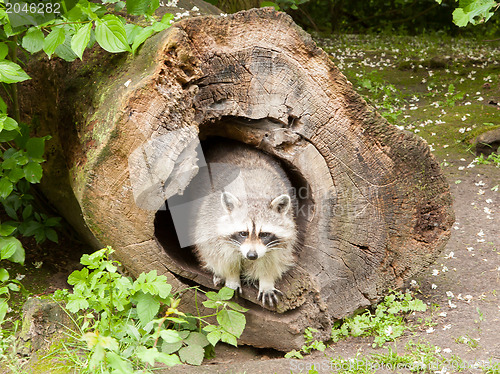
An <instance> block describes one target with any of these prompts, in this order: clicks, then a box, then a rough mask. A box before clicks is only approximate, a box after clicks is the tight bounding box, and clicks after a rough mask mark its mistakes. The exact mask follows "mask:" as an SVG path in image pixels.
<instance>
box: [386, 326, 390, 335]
mask: <svg viewBox="0 0 500 374" xmlns="http://www.w3.org/2000/svg"><path fill="white" fill-rule="evenodd" d="M385 335H387V336H391V335H392V326H388V327H387V328H386V329H385Z"/></svg>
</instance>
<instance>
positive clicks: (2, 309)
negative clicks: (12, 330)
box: [0, 298, 9, 325]
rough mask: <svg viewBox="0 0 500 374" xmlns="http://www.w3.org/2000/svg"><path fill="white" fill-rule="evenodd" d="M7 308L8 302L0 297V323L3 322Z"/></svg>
mask: <svg viewBox="0 0 500 374" xmlns="http://www.w3.org/2000/svg"><path fill="white" fill-rule="evenodd" d="M8 310H9V304H7V300H5V299H3V298H1V299H0V325H1V324H2V323H3V322H4V319H5V315H6V314H7V311H8Z"/></svg>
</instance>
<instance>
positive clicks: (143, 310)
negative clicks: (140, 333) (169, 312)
mask: <svg viewBox="0 0 500 374" xmlns="http://www.w3.org/2000/svg"><path fill="white" fill-rule="evenodd" d="M136 299H137V316H138V317H139V320H140V322H141V324H142V326H145V325H146V324H147V323H148V322H149V321H151V320H152V319H153V318H154V317H155V316H156V315H157V314H158V311H159V310H160V302H159V301H158V300H156V299H155V297H154V296H152V295H150V294H145V293H139V294H137V295H136Z"/></svg>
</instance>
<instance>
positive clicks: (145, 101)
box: [28, 8, 453, 350]
mask: <svg viewBox="0 0 500 374" xmlns="http://www.w3.org/2000/svg"><path fill="white" fill-rule="evenodd" d="M107 58H109V55H108V54H106V53H100V54H98V55H97V57H96V58H95V59H90V60H89V61H87V62H86V63H85V64H83V65H81V66H79V67H76V68H75V67H66V68H65V69H69V72H70V73H72V74H73V75H71V74H70V75H69V76H71V77H72V78H65V77H66V76H68V75H64V77H63V78H62V77H59V78H58V80H57V81H58V82H59V83H58V84H59V85H60V86H58V88H57V90H62V91H61V92H63V91H64V95H61V93H59V91H58V95H59V96H58V97H59V99H58V100H59V101H58V107H57V108H56V109H57V110H54V112H55V113H56V116H57V119H58V121H59V122H58V123H59V128H61V127H64V128H65V129H66V130H64V132H63V131H61V132H60V134H68V136H66V137H63V136H62V135H60V136H59V137H58V138H57V139H55V140H56V142H55V143H54V144H55V145H54V152H53V154H51V157H49V160H48V173H47V175H46V176H45V177H44V178H47V179H49V182H47V184H46V186H45V189H46V190H47V189H49V190H50V189H58V190H59V191H63V192H64V194H66V195H68V196H69V195H70V194H71V193H73V194H74V196H75V197H76V202H77V204H76V203H72V204H73V205H72V206H74V207H75V209H81V213H82V216H83V218H84V221H85V226H84V224H83V221H78V220H77V219H74V223H73V224H74V225H77V226H83V227H88V229H89V230H88V232H87V235H88V236H89V237H91V239H92V240H93V241H94V242H96V243H98V244H96V246H97V245H112V246H113V247H114V249H115V250H116V251H117V252H116V253H117V256H118V259H119V260H120V261H121V262H122V263H123V264H124V265H125V266H126V267H127V268H128V269H129V270H130V271H131V273H132V274H135V275H137V274H139V273H140V272H143V271H149V270H152V269H156V270H157V271H158V272H159V273H162V274H165V275H167V277H168V278H169V280H170V281H171V282H172V284H173V285H174V286H175V287H176V288H181V287H185V286H186V285H195V284H199V285H202V286H203V287H205V288H212V287H213V286H212V281H211V279H212V278H211V275H209V274H207V273H206V272H204V271H203V270H201V269H200V268H199V266H198V265H197V263H196V259H195V257H194V255H193V253H192V251H190V249H189V248H180V247H179V245H178V243H177V241H176V240H177V238H176V236H175V231H174V229H173V225H172V223H171V221H169V216H168V213H167V212H166V211H161V210H160V211H158V212H157V209H158V207H157V206H156V205H154V204H153V205H154V206H153V207H148V209H144V208H145V207H144V205H142V207H141V206H140V205H141V204H139V205H138V200H137V195H136V196H134V188H133V187H134V186H133V182H132V181H131V175H132V174H133V170H132V168H131V167H130V160H131V155H133V154H135V155H136V156H137V155H143V156H141V157H149V156H147V155H148V154H150V155H154V156H155V157H153V156H151V157H149V158H148V162H144V163H143V164H141V165H143V166H142V168H143V169H146V171H147V172H146V173H145V174H144V173H142V174H140V180H141V181H142V182H141V183H146V182H144V181H147V180H149V179H148V178H150V179H154V178H157V180H156V182H155V183H157V184H156V185H152V187H154V188H152V189H151V190H149V189H143V190H141V193H142V194H141V195H140V196H142V197H141V198H143V197H144V196H146V195H144V194H147V193H151V194H155V193H156V194H157V195H158V196H163V195H161V193H163V192H164V191H166V190H169V191H173V190H177V189H181V190H182V185H185V184H187V183H188V182H189V180H190V179H191V178H192V177H193V176H194V175H191V174H189V173H188V174H185V173H184V174H183V171H184V169H183V167H186V166H189V162H188V161H189V160H193V159H194V158H195V153H194V151H193V150H192V149H190V150H186V149H188V148H189V147H188V146H186V144H188V143H189V141H188V140H189V139H192V138H194V137H196V136H197V135H199V136H200V138H201V139H202V140H203V139H206V138H208V137H210V136H222V137H226V138H231V139H235V140H238V141H242V142H245V143H247V144H250V145H253V146H255V147H257V148H259V149H261V150H262V151H265V152H268V153H270V154H271V155H273V156H275V157H276V158H277V159H279V160H281V161H282V163H283V165H284V167H286V168H287V170H288V171H289V172H290V178H291V180H292V183H293V184H294V186H295V187H297V189H300V190H301V191H305V194H304V196H302V198H299V210H298V214H297V223H298V227H299V230H300V232H299V239H300V245H299V248H298V250H297V265H296V266H295V267H294V268H293V269H292V270H290V271H289V272H288V273H287V274H286V275H285V276H284V278H283V279H282V280H281V281H280V283H279V284H278V287H279V288H280V289H281V290H282V291H283V293H284V297H283V299H282V301H281V302H280V303H279V305H278V307H277V309H276V310H266V309H264V308H261V307H260V306H259V305H258V303H257V301H256V290H255V288H253V287H251V286H247V287H245V288H244V298H243V299H240V300H239V301H240V302H241V304H242V305H244V306H246V307H249V308H250V311H249V312H248V314H247V329H246V330H245V332H244V335H243V337H242V342H243V343H245V344H252V345H255V346H260V347H273V348H277V349H282V350H291V349H293V348H298V347H300V346H301V344H302V343H303V337H302V334H303V331H304V329H305V328H306V327H315V328H317V329H319V330H320V333H319V336H318V338H320V339H328V337H329V333H330V329H331V326H332V324H333V322H334V321H335V320H336V319H338V318H342V317H344V316H346V315H349V314H351V313H352V312H354V311H355V310H356V309H359V308H361V307H366V306H368V305H370V304H371V303H373V302H375V301H376V300H378V299H380V298H381V297H383V296H384V293H385V292H386V290H387V289H388V288H397V287H400V286H402V285H403V283H404V282H405V281H406V280H408V279H409V278H410V277H412V276H413V275H415V274H417V273H418V272H420V271H421V270H423V269H424V268H425V267H426V266H428V265H429V264H430V263H432V261H433V260H434V259H435V258H436V257H437V255H438V254H439V253H440V251H441V250H442V249H443V248H444V244H445V243H446V241H447V240H448V238H449V235H450V227H451V224H452V222H453V212H452V210H451V199H450V194H449V188H448V186H447V184H446V182H445V180H444V178H443V176H442V174H441V171H440V169H439V166H438V164H437V162H436V160H435V159H434V157H433V156H432V155H431V153H430V151H429V149H428V146H427V144H426V143H425V142H424V141H423V140H422V139H420V138H418V137H417V136H415V135H414V134H410V133H408V132H403V131H400V130H398V129H397V128H395V127H394V126H392V125H390V124H388V123H387V121H386V120H385V119H383V118H382V117H381V116H379V115H378V114H377V113H376V112H375V111H374V109H373V108H371V107H370V106H368V105H367V103H366V102H365V101H364V100H363V99H362V98H361V97H360V96H359V95H358V94H357V93H355V92H354V91H353V89H352V87H351V84H350V83H349V82H348V81H347V80H346V78H345V77H344V76H343V75H342V74H341V73H340V72H339V71H338V69H337V68H336V67H335V65H334V64H333V63H332V62H331V61H330V59H329V58H328V56H327V55H326V54H325V53H324V52H323V51H322V50H320V49H319V48H317V47H316V45H315V44H314V42H313V41H312V39H311V38H310V36H309V35H307V34H306V33H305V32H304V31H302V30H301V29H300V28H299V27H297V26H296V25H295V24H294V23H293V21H292V19H291V18H290V17H288V16H287V15H285V14H283V13H278V12H275V11H274V10H272V9H268V8H265V9H256V10H251V11H246V12H240V13H237V14H234V15H230V16H227V17H214V16H206V17H198V18H192V19H187V20H183V21H181V22H179V23H177V24H175V25H174V26H172V27H171V28H170V29H169V30H167V31H166V32H164V33H162V34H159V35H157V36H155V37H153V38H152V39H150V40H148V41H147V42H146V44H145V45H144V47H143V48H142V49H141V51H140V53H139V55H138V56H137V57H136V58H132V57H124V56H122V57H119V58H116V60H114V61H113V63H112V64H111V65H112V66H109V65H106V63H103V61H105V59H107ZM101 64H102V65H101ZM51 69H52V74H56V73H55V72H57V71H60V70H58V69H60V67H57V66H55V67H54V66H53V67H52V68H51ZM72 69H73V70H72ZM77 69H79V70H77ZM106 69H107V70H106ZM49 70H50V68H49ZM56 75H57V74H56ZM61 75H63V74H61ZM128 80H131V83H130V84H129V85H128V86H125V85H124V83H125V82H127V81H128ZM89 81H93V82H95V84H94V85H88V82H89ZM28 84H29V83H28ZM89 86H90V87H89ZM76 98H79V99H80V100H75V99H76ZM39 110H40V111H43V110H47V108H45V109H44V108H40V109H39ZM45 117H46V118H45V119H43V120H42V126H41V128H42V129H43V128H44V126H45V128H50V125H48V123H49V122H50V121H49V120H48V117H49V116H47V115H45ZM52 122H53V121H52ZM172 136H173V137H172ZM62 139H64V141H63V140H62ZM173 139H176V141H174V140H173ZM186 139H187V140H186ZM152 142H154V144H153V145H151V144H152ZM141 147H142V148H141ZM137 150H140V152H138V151H137ZM134 152H138V153H134ZM148 152H149V153H148ZM181 155H182V157H185V158H186V160H187V161H186V163H185V164H182V167H179V168H175V167H173V166H172V167H171V166H169V167H167V166H166V165H171V164H172V165H173V164H175V163H176V162H177V161H178V160H179V158H180V157H181ZM52 156H53V157H52ZM61 160H62V161H61ZM66 165H67V166H66ZM142 171H144V170H142ZM51 178H53V179H52V181H56V182H53V183H52V184H51V183H50V180H51ZM183 178H184V179H183ZM68 179H69V182H70V183H69V184H68V183H67V180H68ZM172 181H173V182H175V183H174V184H175V185H174V184H171V182H172ZM66 187H67V188H66ZM158 187H161V188H158ZM65 188H66V189H65ZM151 191H153V192H151ZM49 195H50V196H51V197H52V200H53V201H54V200H57V199H58V197H57V194H55V193H54V192H52V194H51V193H49ZM155 196H156V195H155ZM160 200H161V199H160ZM61 201H63V202H65V201H72V200H71V198H70V197H68V198H67V199H66V200H61V199H60V198H59V203H60V204H61ZM155 201H156V202H155V204H157V203H158V201H157V200H155ZM155 207H156V208H155ZM62 211H63V214H64V208H63V209H62ZM77 213H78V211H77ZM77 215H78V214H77ZM84 230H85V229H84V228H82V229H81V231H84ZM183 303H184V305H183V306H184V308H185V310H187V311H195V305H194V295H193V291H189V292H188V293H187V295H186V297H185V298H184V299H183Z"/></svg>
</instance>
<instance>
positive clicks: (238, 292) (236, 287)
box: [225, 279, 243, 295]
mask: <svg viewBox="0 0 500 374" xmlns="http://www.w3.org/2000/svg"><path fill="white" fill-rule="evenodd" d="M225 286H226V287H229V288H232V289H233V290H234V291H235V292H234V293H235V295H241V294H242V292H243V291H242V290H241V283H240V282H230V281H228V280H227V279H226V284H225Z"/></svg>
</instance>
